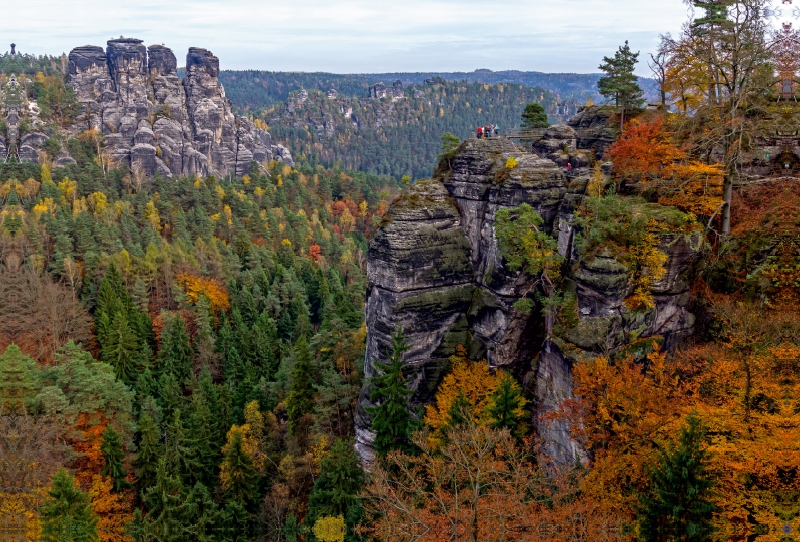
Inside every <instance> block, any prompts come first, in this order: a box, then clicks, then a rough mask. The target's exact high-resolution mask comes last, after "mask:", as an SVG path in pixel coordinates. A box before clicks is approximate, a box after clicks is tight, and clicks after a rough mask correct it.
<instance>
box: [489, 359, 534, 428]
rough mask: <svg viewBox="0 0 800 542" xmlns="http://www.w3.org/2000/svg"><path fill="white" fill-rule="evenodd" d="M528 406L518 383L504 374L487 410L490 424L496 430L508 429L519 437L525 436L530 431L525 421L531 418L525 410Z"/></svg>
mask: <svg viewBox="0 0 800 542" xmlns="http://www.w3.org/2000/svg"><path fill="white" fill-rule="evenodd" d="M527 404H528V400H527V399H525V398H524V397H523V396H522V390H521V389H520V387H519V385H518V384H517V383H516V381H515V380H514V379H513V378H512V377H511V375H508V374H503V375H502V376H501V377H500V382H499V384H498V386H497V389H496V390H495V391H494V393H492V395H491V397H490V402H489V405H488V407H487V409H486V414H487V416H488V417H489V420H490V422H489V424H490V425H491V426H492V427H494V428H495V429H508V430H509V431H511V434H512V435H514V436H517V437H520V436H522V435H524V434H525V433H526V432H527V431H528V425H527V423H526V422H525V420H526V418H528V417H529V416H530V412H528V411H526V410H525V405H527Z"/></svg>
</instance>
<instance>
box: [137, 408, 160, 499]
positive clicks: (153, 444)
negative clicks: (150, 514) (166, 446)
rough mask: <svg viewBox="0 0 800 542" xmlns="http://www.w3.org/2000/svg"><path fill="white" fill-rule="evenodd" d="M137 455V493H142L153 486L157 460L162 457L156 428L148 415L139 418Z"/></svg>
mask: <svg viewBox="0 0 800 542" xmlns="http://www.w3.org/2000/svg"><path fill="white" fill-rule="evenodd" d="M138 431H139V453H138V454H137V456H136V468H137V471H138V475H139V482H138V484H139V491H140V493H144V492H145V491H146V490H147V488H149V487H150V486H152V485H153V484H155V481H156V471H157V469H158V460H159V458H160V457H161V456H162V450H161V444H160V442H159V435H158V427H156V424H155V422H154V421H153V418H152V417H151V416H150V414H148V413H144V414H142V416H141V417H140V418H139V425H138Z"/></svg>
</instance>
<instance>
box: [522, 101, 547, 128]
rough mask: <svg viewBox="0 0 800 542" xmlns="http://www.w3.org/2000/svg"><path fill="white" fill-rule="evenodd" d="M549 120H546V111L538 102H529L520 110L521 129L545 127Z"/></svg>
mask: <svg viewBox="0 0 800 542" xmlns="http://www.w3.org/2000/svg"><path fill="white" fill-rule="evenodd" d="M548 126H550V122H549V121H548V120H547V113H546V112H545V110H544V107H542V104H539V103H529V104H528V105H526V106H525V110H524V111H523V112H522V129H523V130H537V129H540V128H547V127H548Z"/></svg>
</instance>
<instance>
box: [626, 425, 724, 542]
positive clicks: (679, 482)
mask: <svg viewBox="0 0 800 542" xmlns="http://www.w3.org/2000/svg"><path fill="white" fill-rule="evenodd" d="M704 440H705V430H704V428H703V425H702V422H701V420H700V418H699V417H698V416H697V415H696V414H690V415H689V416H688V417H687V419H686V423H685V424H684V426H683V427H682V428H681V434H680V436H679V437H678V443H677V445H676V444H673V443H670V444H668V445H667V446H666V448H665V449H664V450H662V451H661V452H660V453H659V455H658V459H657V461H656V463H655V464H654V465H653V466H652V467H651V468H650V469H649V473H648V475H649V478H650V491H649V493H648V494H646V495H642V496H641V497H640V507H639V508H640V510H639V512H640V514H639V516H640V518H641V520H640V535H641V537H642V540H648V541H650V540H652V541H662V540H663V541H668V540H683V541H687V542H701V541H704V540H708V537H709V534H710V532H711V530H712V526H711V518H712V516H713V515H714V513H715V512H717V510H718V509H717V507H716V505H714V503H713V502H711V498H712V497H713V495H714V493H713V487H714V484H715V480H714V477H713V474H712V473H711V472H710V471H709V452H708V450H707V449H706V447H705V446H704Z"/></svg>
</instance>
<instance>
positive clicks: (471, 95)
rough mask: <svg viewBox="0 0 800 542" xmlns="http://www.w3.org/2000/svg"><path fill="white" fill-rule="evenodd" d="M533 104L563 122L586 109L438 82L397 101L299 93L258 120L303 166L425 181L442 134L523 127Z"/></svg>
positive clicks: (528, 94)
mask: <svg viewBox="0 0 800 542" xmlns="http://www.w3.org/2000/svg"><path fill="white" fill-rule="evenodd" d="M531 102H536V103H541V104H542V106H543V107H544V108H545V111H546V112H547V113H548V116H549V118H550V119H551V121H552V122H558V121H563V120H565V119H566V118H568V117H570V116H572V115H573V114H574V113H575V112H576V111H577V108H578V106H579V105H582V104H581V103H579V102H577V101H575V100H566V101H565V100H561V99H559V98H558V96H556V95H554V94H553V93H551V92H549V91H547V90H544V89H542V88H528V87H524V86H522V85H516V84H502V85H488V84H481V83H463V82H462V83H451V82H447V81H444V80H441V79H439V80H437V82H436V84H434V85H415V86H413V87H407V88H405V89H404V90H403V94H402V97H400V98H392V97H390V96H387V97H385V98H381V99H376V98H367V97H364V96H360V97H354V96H348V95H343V94H339V95H338V96H336V97H333V98H331V97H329V96H328V95H327V93H325V92H321V91H317V90H308V91H299V92H295V93H292V94H291V95H290V96H289V99H288V102H287V104H285V105H284V104H277V105H275V106H273V107H270V108H269V109H267V110H264V111H261V112H257V113H255V115H256V117H257V118H260V119H262V120H263V121H264V122H265V124H266V125H267V126H268V128H269V131H270V133H272V134H273V136H274V137H275V138H277V139H278V141H281V142H284V144H285V145H287V146H288V147H289V148H290V149H291V151H292V154H293V155H294V156H295V157H296V158H298V159H300V160H302V161H308V162H309V163H310V164H315V165H316V164H320V165H323V166H325V167H331V166H333V165H334V164H339V165H340V166H341V167H344V168H347V169H353V170H360V171H365V172H368V173H372V174H378V175H391V176H393V177H396V178H400V177H402V176H404V175H409V176H411V177H412V178H414V179H420V178H424V177H428V176H430V174H431V171H432V169H433V166H434V165H435V163H436V157H437V155H438V154H439V149H440V147H441V141H440V137H441V135H442V134H444V133H446V132H451V133H453V134H455V135H457V136H458V137H460V138H467V137H471V136H472V134H473V132H474V131H475V129H476V128H477V127H478V126H488V125H490V124H495V125H497V126H499V127H501V128H505V129H508V128H513V127H516V126H519V124H520V115H521V114H522V111H523V110H524V109H525V105H526V104H528V103H531Z"/></svg>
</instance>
